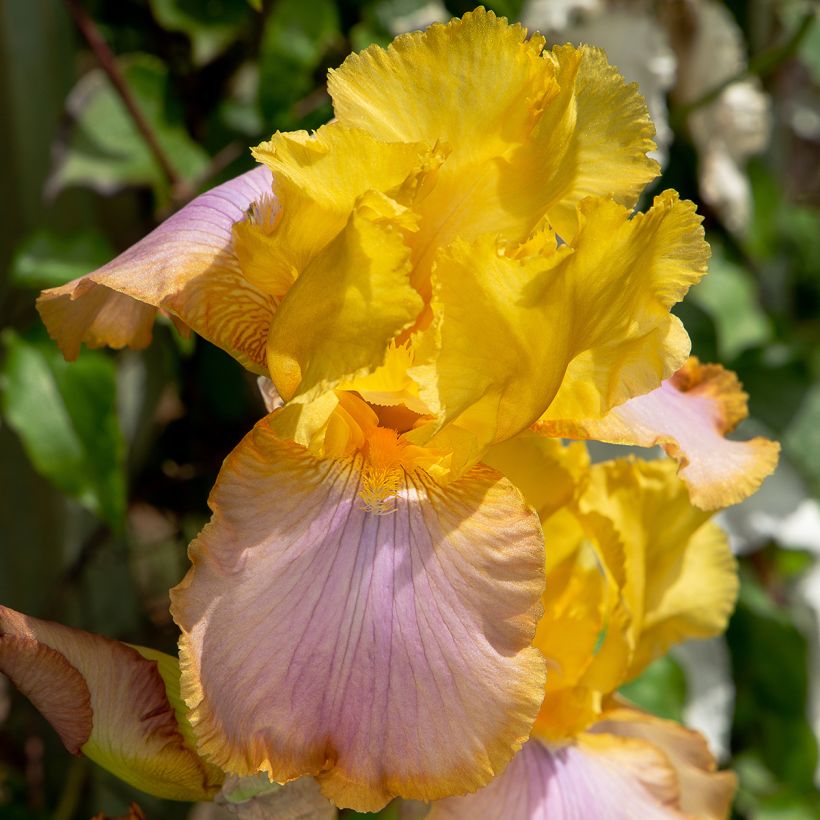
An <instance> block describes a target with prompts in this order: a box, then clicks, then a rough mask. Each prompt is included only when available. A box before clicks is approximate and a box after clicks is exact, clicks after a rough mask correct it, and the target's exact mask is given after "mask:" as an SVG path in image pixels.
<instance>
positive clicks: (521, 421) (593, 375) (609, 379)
mask: <svg viewBox="0 0 820 820" xmlns="http://www.w3.org/2000/svg"><path fill="white" fill-rule="evenodd" d="M581 212H582V216H583V220H582V226H581V228H580V230H579V232H578V234H577V236H576V237H575V239H573V241H572V242H571V243H570V244H564V245H560V246H558V245H557V243H556V240H555V237H554V235H552V234H551V233H550V232H549V231H541V232H540V233H539V235H538V236H537V237H533V239H532V241H530V242H528V243H526V244H524V245H522V246H520V247H514V246H513V247H511V246H509V245H506V244H499V243H497V242H496V241H495V240H494V238H493V237H492V236H486V237H482V238H481V239H479V240H477V241H476V242H473V243H466V242H464V241H461V240H459V241H456V242H454V243H453V244H452V245H451V246H449V247H448V248H446V249H444V250H443V251H441V252H440V254H439V256H438V257H437V262H436V268H435V271H434V275H433V279H434V283H435V294H434V297H433V302H432V306H433V311H434V314H435V319H434V322H433V325H432V326H431V327H430V328H429V330H428V331H426V334H425V336H424V337H423V338H422V340H421V341H419V342H418V355H417V356H416V362H415V364H414V366H413V368H412V369H411V370H410V375H411V376H412V377H413V378H414V379H415V380H416V381H417V382H418V383H419V384H420V385H421V390H420V395H421V398H422V399H423V400H424V401H425V402H426V403H427V405H428V406H429V407H433V408H440V411H439V415H438V418H437V420H436V421H435V422H431V423H429V424H427V425H424V426H422V427H420V428H419V429H418V430H415V431H414V432H413V434H412V437H413V439H414V441H416V442H417V443H420V444H429V445H430V446H435V447H440V448H442V449H445V448H446V447H448V446H451V447H453V446H456V447H458V448H459V449H460V450H461V452H460V453H459V454H458V456H454V460H453V469H454V470H456V471H457V470H458V469H462V468H463V467H464V466H465V465H467V466H469V464H471V463H474V462H475V460H477V459H478V458H480V457H481V455H482V453H483V452H484V450H485V449H486V448H487V447H488V446H489V445H491V444H494V443H496V442H499V441H503V440H505V439H508V438H511V437H512V436H514V435H515V434H516V433H518V432H520V431H521V430H523V429H525V428H526V427H528V426H529V425H531V424H532V423H533V422H534V421H536V419H538V418H539V416H540V417H542V418H543V419H548V418H552V417H560V418H579V417H584V418H589V417H594V416H597V415H600V414H602V413H603V412H605V411H606V410H608V409H609V408H610V407H612V406H613V405H615V404H617V403H620V402H623V401H625V400H626V399H628V398H631V397H632V396H634V395H636V394H639V393H644V392H647V391H649V390H652V389H654V388H655V387H657V386H658V385H659V384H660V383H661V380H662V379H663V378H665V377H666V376H668V375H670V374H671V373H673V372H674V371H675V369H676V368H678V367H679V366H680V364H681V363H682V362H683V361H684V360H685V358H686V356H687V355H688V353H689V338H688V336H686V333H685V331H683V329H682V326H681V325H680V322H679V321H678V320H677V319H676V318H675V317H673V316H672V315H671V314H670V312H669V311H670V308H671V307H672V305H674V304H675V302H677V301H679V300H680V299H681V298H683V295H684V294H685V293H686V290H687V289H688V287H689V286H690V285H691V284H693V283H694V282H696V281H698V280H699V279H700V277H701V276H702V275H703V273H704V272H705V269H706V259H707V256H708V246H707V245H706V243H705V242H704V241H703V230H702V228H701V226H700V218H699V217H698V216H697V215H696V214H695V211H694V206H693V205H692V203H689V202H681V201H679V200H678V197H677V195H676V194H675V193H674V192H671V191H668V192H666V193H664V194H662V195H661V196H659V197H657V198H656V200H655V203H654V205H653V206H652V208H651V209H650V210H649V211H648V212H647V213H646V214H637V215H636V216H634V218H631V219H630V218H629V217H630V212H629V211H628V210H627V209H625V208H623V207H622V206H620V205H618V204H616V203H614V202H613V201H611V200H608V199H587V200H585V201H584V204H583V205H582V207H581ZM445 425H451V427H453V428H457V430H458V431H459V432H460V434H461V437H460V438H459V437H458V436H457V435H456V433H455V432H454V431H453V430H452V429H447V428H446V427H445ZM442 428H444V429H442Z"/></svg>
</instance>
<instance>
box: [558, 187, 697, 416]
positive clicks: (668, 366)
mask: <svg viewBox="0 0 820 820" xmlns="http://www.w3.org/2000/svg"><path fill="white" fill-rule="evenodd" d="M626 215H627V214H626V211H625V210H624V209H622V208H620V207H619V206H617V205H615V204H614V203H612V202H608V201H606V200H586V201H585V202H584V204H583V205H582V206H581V209H580V216H581V227H580V231H579V235H578V239H577V240H576V241H575V242H573V247H574V246H576V245H577V247H578V253H576V254H575V255H574V257H571V258H570V259H569V260H568V262H567V264H568V266H572V267H571V270H572V273H573V274H574V275H573V276H572V277H567V286H566V293H565V301H564V310H565V311H566V312H567V314H568V316H569V317H570V318H569V321H571V322H572V325H573V341H574V342H575V349H574V351H573V352H574V353H575V357H574V359H573V361H572V363H571V364H570V365H569V367H568V368H567V372H566V375H565V377H564V381H563V383H562V385H561V390H560V392H559V393H558V395H557V396H556V397H555V400H554V401H553V402H552V404H551V405H550V407H549V408H548V409H547V411H546V412H545V413H544V419H559V418H560V419H580V418H597V417H599V416H601V415H603V414H604V413H606V412H607V411H608V410H609V409H610V408H611V407H613V406H615V405H617V404H621V403H623V402H624V401H626V400H628V399H630V398H632V397H633V396H636V395H640V394H641V393H646V392H649V391H650V390H653V389H655V388H656V387H658V386H659V385H660V383H661V381H662V380H663V379H664V378H667V377H668V376H671V375H672V373H674V372H675V370H677V369H678V368H679V367H680V366H681V365H682V364H683V362H684V361H685V360H686V357H687V356H688V354H689V347H690V344H689V337H688V336H687V335H686V332H685V331H684V330H683V326H682V325H681V324H680V321H679V320H678V319H677V318H676V317H674V316H672V315H670V313H669V310H670V309H671V308H672V306H673V305H675V304H676V303H677V302H679V301H680V300H681V299H683V297H684V296H685V295H686V292H687V291H688V289H689V288H690V287H691V286H692V285H694V284H695V283H697V282H698V281H700V279H701V278H702V277H703V275H704V274H705V273H706V264H707V260H708V258H709V246H708V245H707V244H706V242H705V240H704V238H703V228H702V227H701V221H702V217H700V216H698V215H697V213H696V212H695V206H694V204H693V203H692V202H688V201H680V200H679V198H678V195H677V193H675V192H674V191H665V192H664V193H662V194H661V195H660V196H657V197H655V200H654V202H653V204H652V207H651V208H650V209H649V210H648V211H647V212H646V213H643V214H641V213H639V214H636V215H635V216H634V217H633V218H632V219H626ZM581 251H583V253H581Z"/></svg>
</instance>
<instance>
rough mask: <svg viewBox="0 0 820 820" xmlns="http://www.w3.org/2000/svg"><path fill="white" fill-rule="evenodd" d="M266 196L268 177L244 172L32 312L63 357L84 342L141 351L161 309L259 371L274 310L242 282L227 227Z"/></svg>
mask: <svg viewBox="0 0 820 820" xmlns="http://www.w3.org/2000/svg"><path fill="white" fill-rule="evenodd" d="M270 195H271V176H270V173H269V171H267V169H265V168H257V169H255V170H253V171H249V172H248V173H246V174H243V175H241V176H238V177H236V178H235V179H232V180H230V181H229V182H226V183H224V184H223V185H220V186H218V187H217V188H214V189H213V190H211V191H208V192H207V193H204V194H202V195H201V196H199V197H197V198H196V199H195V200H193V201H192V202H191V203H189V204H188V205H186V206H185V207H184V208H182V209H181V210H180V211H179V212H178V213H176V214H174V215H173V216H172V217H170V218H169V219H167V220H166V221H165V222H163V223H162V224H161V225H160V226H159V227H158V228H157V229H156V230H154V231H153V232H152V233H150V234H148V236H146V237H145V238H144V239H142V240H141V241H139V242H137V244H136V245H133V246H132V247H130V248H129V249H128V250H127V251H125V252H124V253H122V254H120V255H119V256H118V257H117V258H116V259H114V260H113V261H111V262H109V263H108V264H107V265H104V266H103V267H102V268H99V269H98V270H96V271H94V272H93V273H90V274H88V275H87V276H84V277H82V278H81V279H75V280H74V281H73V282H69V283H68V284H67V285H63V286H62V287H59V288H52V289H51V290H46V291H44V292H43V294H42V295H41V296H40V298H39V300H38V302H37V307H38V310H39V311H40V315H41V316H42V318H43V321H44V322H45V324H46V327H47V328H48V331H49V333H50V334H51V336H52V337H53V338H54V339H55V340H56V341H57V343H58V344H59V346H60V349H61V350H62V351H63V354H64V355H65V357H66V358H67V359H74V358H76V356H77V354H78V352H79V349H80V345H81V343H83V342H85V343H86V344H88V345H90V346H92V347H100V346H103V345H110V346H111V347H123V346H126V345H128V346H131V347H144V346H145V345H147V344H148V342H149V341H150V339H151V324H152V320H153V317H154V315H155V313H156V309H157V308H163V309H165V310H167V311H169V312H170V313H172V314H174V315H175V316H177V317H179V318H180V319H181V320H182V321H183V322H184V323H185V324H186V325H188V326H189V327H191V328H192V329H193V330H195V331H196V332H197V333H199V334H200V335H202V336H204V337H205V338H206V339H209V340H210V341H212V342H214V343H215V344H217V345H219V346H220V347H222V348H224V349H225V350H227V351H229V352H230V353H231V354H232V355H234V356H235V357H236V358H237V359H239V360H240V361H241V362H242V363H243V364H246V365H247V366H249V367H251V368H252V369H257V370H259V369H261V366H262V365H263V363H264V350H265V340H266V338H267V330H268V325H269V324H270V316H271V312H272V310H273V303H272V302H271V300H270V297H269V296H268V295H267V294H264V293H262V292H261V291H259V290H258V289H257V288H255V287H254V286H252V285H251V284H250V283H249V282H248V281H247V280H246V279H245V278H244V277H243V276H242V273H241V271H240V268H239V262H238V260H237V257H236V254H235V253H234V251H233V248H232V239H231V229H232V226H233V224H234V223H235V222H238V221H239V220H242V219H243V218H244V217H245V212H246V210H247V208H248V207H249V206H250V205H251V204H252V203H253V202H254V201H255V200H257V199H260V198H262V197H266V196H267V197H270Z"/></svg>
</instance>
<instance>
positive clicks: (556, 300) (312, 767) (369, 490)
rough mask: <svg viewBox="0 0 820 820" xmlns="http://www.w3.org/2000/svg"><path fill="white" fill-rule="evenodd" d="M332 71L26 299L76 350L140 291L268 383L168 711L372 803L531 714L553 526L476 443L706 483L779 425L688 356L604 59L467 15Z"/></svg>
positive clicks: (729, 491) (403, 791) (238, 757)
mask: <svg viewBox="0 0 820 820" xmlns="http://www.w3.org/2000/svg"><path fill="white" fill-rule="evenodd" d="M328 90H329V92H330V94H331V96H332V98H333V105H334V113H335V119H334V120H333V121H332V122H330V123H328V124H327V125H325V126H323V127H321V128H319V129H318V130H317V131H316V132H315V133H311V134H308V133H306V132H295V133H279V132H277V133H276V134H274V135H273V137H272V138H271V140H270V141H268V142H265V143H263V144H261V145H259V146H257V147H256V148H255V149H254V152H253V153H254V156H255V157H256V159H257V160H259V162H260V163H261V167H260V168H257V169H256V170H253V171H251V172H249V173H246V174H244V175H242V176H240V177H238V178H237V179H235V180H232V181H230V182H227V183H225V184H223V185H221V186H220V187H218V188H215V189H214V190H212V191H210V192H207V193H205V194H203V195H202V196H200V197H199V198H198V199H196V200H194V201H193V202H192V203H191V204H189V205H188V206H186V207H185V208H183V209H182V210H181V211H180V212H179V213H177V214H176V215H174V216H173V217H171V218H170V219H169V220H167V221H166V222H165V223H164V224H162V225H161V226H160V227H159V228H157V229H156V230H155V231H154V232H153V233H152V234H150V235H149V236H148V237H146V238H145V239H143V240H142V241H141V242H139V243H137V244H136V245H135V246H133V247H132V248H130V249H129V250H127V251H125V252H124V253H123V254H122V255H121V256H119V257H117V258H116V259H115V260H114V261H112V262H110V263H109V264H107V265H105V266H104V267H102V268H100V269H99V270H97V271H95V272H93V273H91V274H89V275H88V276H85V277H82V278H81V279H78V280H76V281H74V282H72V283H69V284H68V285H65V286H63V287H61V288H56V289H53V290H50V291H46V292H45V293H44V294H43V295H42V296H41V298H40V300H39V303H38V305H39V309H40V313H41V315H42V317H43V319H44V321H45V323H46V325H47V327H48V329H49V332H50V334H51V335H52V337H53V338H54V339H55V340H56V341H57V343H58V344H59V345H60V347H61V349H62V351H63V353H64V354H65V355H66V357H67V358H69V359H70V358H73V357H74V356H76V354H77V352H78V350H79V347H80V345H81V343H83V342H85V343H86V344H88V345H90V346H100V345H111V346H113V347H122V346H125V345H130V346H132V347H140V346H144V345H146V344H147V343H148V341H149V339H150V334H151V326H152V323H153V320H154V317H155V314H156V312H157V311H158V310H161V311H164V312H166V313H168V314H170V315H171V317H172V318H173V319H174V320H175V322H177V323H178V324H179V325H181V326H182V325H184V326H187V327H188V328H191V329H192V330H193V331H195V332H197V333H199V334H200V335H202V336H204V337H205V338H207V339H209V340H210V341H212V342H213V343H215V344H217V345H218V346H220V347H222V348H223V349H225V350H227V351H228V352H229V353H231V354H232V355H233V356H234V357H235V358H236V359H237V360H238V361H240V362H241V363H242V364H243V365H245V366H246V367H247V368H248V369H250V370H251V371H253V372H255V373H257V374H259V375H260V377H262V382H263V385H264V386H265V391H266V393H267V395H268V397H269V407H270V410H271V412H270V413H269V414H268V415H266V416H265V417H264V418H263V419H262V420H260V421H259V423H258V424H257V425H256V426H255V427H254V429H253V430H252V431H251V432H250V433H249V434H248V435H247V436H246V437H245V438H244V439H243V440H242V442H241V443H240V444H239V445H238V446H237V448H236V449H235V450H234V451H233V452H232V453H231V454H230V455H229V456H228V458H227V459H226V460H225V463H224V465H223V467H222V470H221V472H220V474H219V477H218V479H217V482H216V485H215V487H214V490H213V492H212V494H211V498H210V505H211V508H212V510H213V518H212V520H211V522H210V523H209V524H208V525H207V526H206V528H205V529H204V530H203V532H202V533H201V534H200V535H199V537H198V538H197V539H196V540H195V541H194V542H193V543H192V545H191V547H190V557H191V561H192V567H191V569H190V571H189V572H188V574H187V576H186V577H185V578H184V580H183V581H182V582H181V583H180V584H179V586H177V587H176V588H175V589H174V590H173V591H172V613H173V616H174V619H175V620H176V623H177V624H178V625H179V627H180V629H181V632H182V637H181V641H180V664H181V694H182V698H183V699H184V701H185V703H186V705H187V718H188V719H189V720H190V724H191V731H192V735H193V737H194V738H195V741H196V745H197V748H198V750H199V751H200V752H201V753H202V754H203V755H204V756H205V757H206V758H207V759H208V760H209V761H211V762H212V763H213V764H215V765H216V766H217V767H219V768H220V769H222V770H224V771H227V772H231V773H234V774H237V775H251V774H254V773H256V772H258V771H264V772H266V773H267V774H268V775H269V776H270V778H271V779H273V780H276V781H279V782H285V781H288V780H290V779H293V778H296V777H299V776H302V775H305V774H310V775H314V776H315V777H316V778H317V779H318V781H319V783H320V785H321V787H322V790H323V792H324V794H325V795H327V796H328V797H329V798H330V799H331V800H332V801H333V802H335V803H336V804H337V805H342V806H351V807H354V808H356V809H359V810H375V809H378V808H380V807H381V806H383V805H384V804H385V803H386V802H387V801H388V800H390V799H391V798H392V797H394V796H396V795H401V796H405V797H410V798H417V799H423V800H434V799H438V798H442V797H445V796H449V795H454V794H463V793H466V792H471V791H475V790H477V789H479V788H480V787H482V786H484V785H486V784H487V783H488V782H489V781H490V780H491V779H492V778H493V776H494V775H496V774H497V773H499V772H500V771H502V770H503V769H504V767H505V766H506V765H507V763H508V762H509V761H510V760H511V758H512V757H513V755H514V754H515V752H516V751H517V750H518V749H520V748H521V746H522V745H523V744H524V742H525V741H526V740H527V738H528V737H529V734H530V729H531V727H532V724H533V721H534V720H535V719H536V717H537V716H538V714H539V710H540V709H541V704H542V700H543V694H544V685H545V679H546V663H545V660H544V657H543V655H542V653H541V652H540V651H539V649H538V648H537V647H536V646H533V644H532V640H533V637H534V635H535V632H536V626H537V624H538V621H539V618H540V616H541V613H542V603H541V596H542V592H543V589H544V566H545V564H544V561H545V559H544V534H543V532H542V526H541V521H540V520H539V517H538V515H537V514H536V512H535V511H534V510H533V509H532V507H531V506H530V504H528V503H527V502H526V501H525V500H524V497H522V494H521V492H520V491H519V489H517V488H516V486H515V485H514V484H513V483H512V482H511V481H510V480H509V479H508V478H505V477H504V474H503V472H504V470H503V468H502V470H501V471H499V470H498V469H496V468H494V467H492V466H488V464H487V463H486V462H487V460H488V459H490V463H492V452H493V448H496V447H499V446H502V445H505V444H507V445H511V446H512V445H513V444H514V443H515V442H516V441H517V440H518V439H519V438H520V437H521V436H533V435H535V436H540V437H543V438H545V439H546V438H548V437H551V436H564V437H573V436H574V437H579V438H585V437H590V436H595V437H599V438H603V439H609V440H615V441H623V442H632V443H637V444H643V445H647V444H655V443H660V444H663V446H665V447H666V448H667V450H668V451H669V452H670V453H671V454H672V455H673V456H674V457H675V458H677V459H678V460H679V462H680V463H681V465H683V472H682V475H683V477H684V478H685V479H687V480H688V483H689V486H690V488H691V490H692V494H693V499H694V500H695V502H696V503H703V504H704V505H705V506H709V507H717V506H720V505H721V504H724V503H728V502H729V501H737V500H739V499H740V498H741V497H744V496H745V495H748V494H749V493H750V492H752V491H753V490H754V489H755V487H756V486H757V485H758V484H759V483H760V481H761V480H762V479H763V477H764V476H765V475H766V474H767V473H768V472H770V471H771V469H772V468H773V465H774V461H775V459H776V445H773V444H771V443H770V442H765V441H762V440H755V441H753V442H748V443H739V442H729V441H727V440H725V439H724V438H723V433H724V432H725V431H726V430H728V429H729V428H730V427H731V426H732V425H733V424H734V423H736V421H737V420H738V417H739V413H738V407H739V404H738V402H740V404H742V401H743V400H742V394H740V393H739V391H738V390H737V389H735V388H734V383H733V382H732V381H731V376H728V375H727V374H724V373H723V372H722V371H720V370H714V369H711V370H710V369H709V368H708V367H706V368H704V367H703V366H701V365H699V364H698V363H696V362H690V363H688V364H687V356H688V353H689V347H690V345H689V339H688V337H687V335H686V332H685V330H684V329H683V326H682V325H681V323H680V321H679V320H678V319H677V318H675V317H674V316H673V315H671V314H670V309H671V308H672V306H673V305H674V304H675V303H676V302H677V301H679V300H680V299H682V298H683V296H684V295H685V293H686V291H687V290H688V288H689V287H690V286H691V285H693V284H695V283H696V282H697V281H698V280H699V279H700V278H701V277H702V276H703V275H704V273H705V271H706V262H707V256H708V247H707V245H706V243H705V242H704V239H703V230H702V228H701V226H700V218H699V217H698V216H697V215H696V213H695V208H694V206H693V204H692V203H690V202H683V201H681V200H680V199H679V198H678V196H677V194H676V193H675V192H673V191H665V192H663V193H661V194H659V195H658V196H657V197H656V198H655V200H654V202H653V204H652V205H651V206H650V207H649V209H648V210H647V211H646V212H645V213H637V214H636V213H634V208H635V206H636V203H637V199H638V196H639V195H640V193H641V191H642V189H643V188H644V186H645V185H646V184H647V183H648V182H649V181H651V180H652V179H653V178H654V176H655V175H656V171H657V168H656V164H655V163H654V161H652V160H650V159H648V158H647V156H646V153H647V151H650V150H651V149H652V148H653V142H652V133H653V128H652V125H651V122H650V121H649V118H648V116H647V113H646V108H645V105H644V103H643V101H642V99H641V97H640V95H639V94H638V91H637V88H636V87H635V86H630V85H626V84H625V83H624V82H623V80H622V78H621V77H620V76H619V75H618V73H617V72H616V71H615V69H614V68H612V67H611V66H610V65H609V64H608V63H607V61H606V58H605V56H604V54H603V53H602V52H601V51H599V50H597V49H594V48H588V47H581V48H574V47H571V46H557V47H555V48H553V49H551V50H548V49H546V48H545V42H544V40H543V38H542V37H541V36H540V35H538V34H533V35H532V36H529V37H528V36H527V32H526V30H525V29H524V28H522V27H521V26H519V25H509V24H508V23H507V22H506V21H505V20H503V19H500V18H497V17H496V16H495V15H494V14H492V13H491V12H486V11H484V10H483V9H478V10H476V11H474V12H471V13H469V14H467V15H465V16H464V17H463V18H461V19H458V20H453V21H451V22H450V23H449V24H447V25H434V26H432V27H431V28H429V29H428V30H427V31H425V32H417V33H413V34H408V35H403V36H400V37H398V38H397V39H396V40H395V41H394V42H393V44H392V45H391V46H390V47H389V48H387V49H382V48H380V47H377V46H372V47H370V48H368V49H366V50H365V51H363V52H362V53H361V54H357V55H352V56H350V57H348V59H347V60H346V61H345V62H344V64H343V65H342V66H341V67H340V68H339V69H337V70H335V71H331V72H330V76H329V81H328ZM681 368H683V369H682V370H681ZM727 380H728V381H727ZM727 384H730V385H731V386H732V390H730V391H729V393H730V398H729V399H727V398H726V397H725V393H726V386H727ZM738 396H740V398H738ZM548 547H549V544H548Z"/></svg>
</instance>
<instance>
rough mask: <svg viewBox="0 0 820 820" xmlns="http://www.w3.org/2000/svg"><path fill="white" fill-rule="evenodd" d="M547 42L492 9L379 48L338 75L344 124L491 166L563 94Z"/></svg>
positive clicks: (335, 89) (333, 91)
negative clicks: (546, 55)
mask: <svg viewBox="0 0 820 820" xmlns="http://www.w3.org/2000/svg"><path fill="white" fill-rule="evenodd" d="M543 46H544V39H543V38H542V37H541V36H540V35H534V36H533V37H532V38H530V39H527V30H526V29H525V28H524V27H523V26H521V25H517V24H516V25H509V24H508V23H507V21H506V20H505V19H503V18H498V17H496V16H495V14H494V13H493V12H491V11H485V10H484V9H483V8H479V9H475V10H474V11H472V12H468V13H467V14H465V15H464V16H463V17H462V18H460V19H455V20H451V21H450V22H449V23H447V24H446V25H442V24H434V25H432V26H430V28H428V29H427V30H426V31H423V32H413V33H410V34H404V35H401V36H400V37H397V38H396V39H395V40H394V41H393V42H392V43H391V44H390V46H388V48H387V49H383V48H381V47H380V46H376V45H374V46H370V47H369V48H367V49H365V50H364V51H362V52H361V53H359V54H352V55H350V56H349V57H348V58H347V59H346V60H345V61H344V63H343V64H342V65H341V67H340V68H339V69H337V70H336V71H331V72H330V73H329V78H328V91H329V92H330V95H331V97H332V98H333V109H334V112H335V114H336V117H337V118H338V120H339V121H340V122H342V123H344V124H346V125H349V126H354V127H356V128H361V129H364V130H366V131H368V132H370V133H371V134H373V135H374V136H375V137H377V138H378V139H381V140H385V141H397V142H424V143H426V144H428V145H433V144H435V143H436V142H443V143H445V144H446V145H448V146H449V147H450V148H452V156H451V159H449V160H448V163H450V162H452V163H453V164H461V163H463V162H482V161H485V160H488V159H490V158H492V157H495V156H499V155H501V154H503V153H504V152H505V151H506V150H507V149H508V148H509V147H510V146H511V145H514V144H515V143H517V142H520V141H521V140H523V139H525V138H526V136H527V135H528V133H529V131H530V130H531V129H532V125H533V122H534V120H535V117H536V116H537V113H538V110H539V108H540V107H541V106H543V105H544V103H545V101H546V99H548V98H549V97H550V96H551V95H554V94H555V93H556V91H557V89H556V87H555V81H554V79H553V74H554V71H553V66H552V65H551V64H550V63H549V62H547V61H546V60H543V59H542V58H541V57H540V54H541V49H542V48H543Z"/></svg>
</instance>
